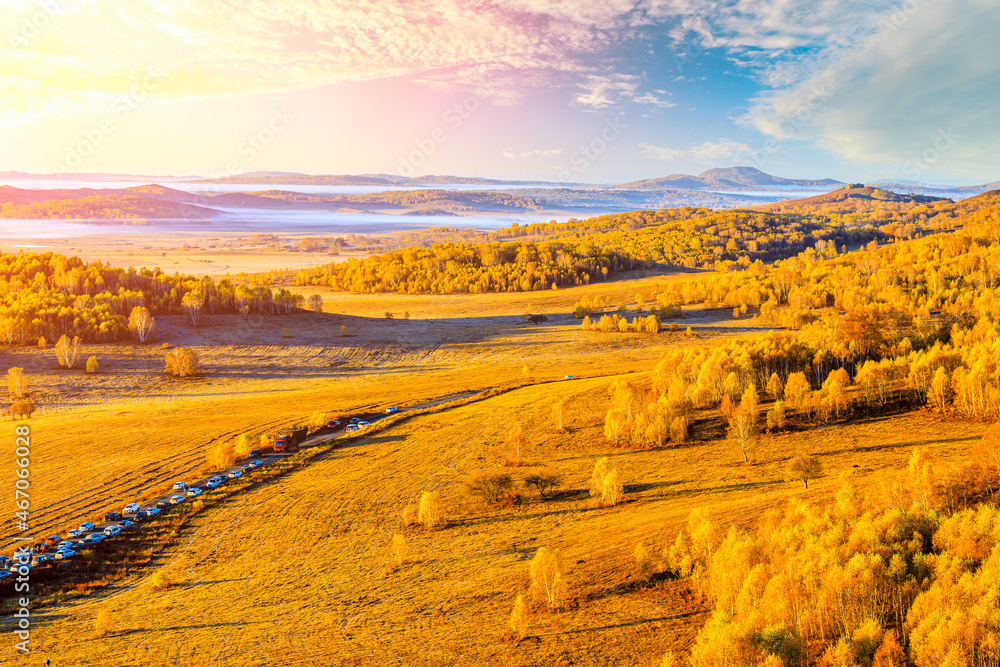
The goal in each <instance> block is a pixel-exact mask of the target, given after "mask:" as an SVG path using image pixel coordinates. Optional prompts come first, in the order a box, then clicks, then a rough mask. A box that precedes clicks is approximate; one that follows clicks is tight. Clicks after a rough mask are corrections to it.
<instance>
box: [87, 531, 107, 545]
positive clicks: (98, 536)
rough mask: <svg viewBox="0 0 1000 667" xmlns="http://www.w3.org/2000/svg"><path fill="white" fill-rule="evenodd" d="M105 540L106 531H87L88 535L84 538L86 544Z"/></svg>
mask: <svg viewBox="0 0 1000 667" xmlns="http://www.w3.org/2000/svg"><path fill="white" fill-rule="evenodd" d="M103 541H104V533H87V536H86V537H85V538H83V543H84V544H96V543H98V542H103Z"/></svg>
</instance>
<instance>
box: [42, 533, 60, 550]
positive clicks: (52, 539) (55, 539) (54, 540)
mask: <svg viewBox="0 0 1000 667" xmlns="http://www.w3.org/2000/svg"><path fill="white" fill-rule="evenodd" d="M60 542H62V538H61V537H59V536H58V535H50V536H48V537H46V538H45V543H46V544H47V545H49V546H50V547H53V546H55V545H57V544H59V543H60Z"/></svg>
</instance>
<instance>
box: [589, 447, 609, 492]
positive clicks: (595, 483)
mask: <svg viewBox="0 0 1000 667" xmlns="http://www.w3.org/2000/svg"><path fill="white" fill-rule="evenodd" d="M610 466H611V463H610V461H608V459H607V457H604V458H600V459H598V460H597V463H595V464H594V472H593V473H591V475H590V497H591V498H596V497H597V496H599V495H601V494H602V493H603V492H604V476H605V475H607V474H608V468H609V467H610Z"/></svg>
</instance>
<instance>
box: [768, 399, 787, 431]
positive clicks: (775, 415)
mask: <svg viewBox="0 0 1000 667" xmlns="http://www.w3.org/2000/svg"><path fill="white" fill-rule="evenodd" d="M784 427H785V402H784V401H783V400H781V399H778V400H777V401H775V402H774V407H773V408H771V409H770V410H768V411H767V430H768V431H780V430H781V429H783V428H784Z"/></svg>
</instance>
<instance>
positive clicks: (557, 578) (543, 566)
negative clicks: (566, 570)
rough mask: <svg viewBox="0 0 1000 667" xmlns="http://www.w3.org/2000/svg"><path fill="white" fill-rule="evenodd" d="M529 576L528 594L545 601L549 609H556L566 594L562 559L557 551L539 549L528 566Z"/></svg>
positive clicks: (544, 548) (545, 548)
mask: <svg viewBox="0 0 1000 667" xmlns="http://www.w3.org/2000/svg"><path fill="white" fill-rule="evenodd" d="M528 570H529V573H530V575H531V588H530V589H529V594H530V595H531V596H532V597H534V598H535V599H536V600H545V602H546V604H548V605H549V606H550V607H558V606H559V605H560V604H561V603H562V600H563V597H564V596H565V594H566V579H565V575H564V574H563V563H562V557H561V556H560V555H559V552H558V551H555V550H553V549H549V548H548V547H542V548H540V549H539V550H538V551H537V552H536V553H535V557H534V558H532V559H531V563H530V564H529V566H528Z"/></svg>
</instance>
